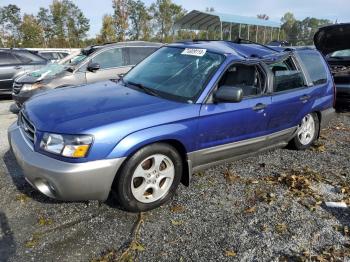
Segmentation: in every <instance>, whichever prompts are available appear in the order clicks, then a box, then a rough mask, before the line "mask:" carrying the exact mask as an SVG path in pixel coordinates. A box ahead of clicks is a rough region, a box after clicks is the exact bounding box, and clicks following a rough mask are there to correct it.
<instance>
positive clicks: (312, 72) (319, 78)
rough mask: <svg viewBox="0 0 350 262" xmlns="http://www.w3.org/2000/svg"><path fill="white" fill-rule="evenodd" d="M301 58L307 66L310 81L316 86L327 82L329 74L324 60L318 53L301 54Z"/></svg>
mask: <svg viewBox="0 0 350 262" xmlns="http://www.w3.org/2000/svg"><path fill="white" fill-rule="evenodd" d="M298 54H299V57H300V59H301V61H302V63H303V64H304V65H305V69H306V71H307V72H308V74H309V77H310V80H311V82H312V83H313V84H314V85H320V84H324V83H326V82H327V72H326V69H325V66H324V63H323V61H322V60H323V58H322V57H321V55H320V54H319V53H316V52H314V51H313V52H310V51H309V52H306V51H305V52H299V53H298Z"/></svg>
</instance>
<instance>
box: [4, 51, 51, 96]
mask: <svg viewBox="0 0 350 262" xmlns="http://www.w3.org/2000/svg"><path fill="white" fill-rule="evenodd" d="M47 63H48V60H46V59H45V58H43V57H41V56H39V55H36V54H35V53H34V52H31V51H28V50H22V49H0V95H3V94H11V92H12V85H13V81H14V79H15V78H17V77H19V76H21V75H23V74H25V73H26V72H30V71H33V70H37V69H39V68H41V67H43V66H45V65H46V64H47Z"/></svg>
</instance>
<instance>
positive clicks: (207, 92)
mask: <svg viewBox="0 0 350 262" xmlns="http://www.w3.org/2000/svg"><path fill="white" fill-rule="evenodd" d="M334 91H335V90H334V83H333V80H332V76H331V74H330V71H329V69H328V66H327V64H326V62H325V60H324V58H323V57H322V55H320V53H319V52H318V51H316V50H311V49H297V50H293V49H281V48H279V49H277V48H274V49H273V48H271V47H267V46H262V45H258V44H248V43H243V42H228V41H188V42H181V43H174V44H170V45H166V46H164V47H162V48H160V49H159V50H157V51H156V52H154V53H153V54H152V55H150V56H149V57H148V58H146V59H145V60H143V61H142V62H141V63H139V64H138V65H137V66H136V67H134V68H133V69H132V70H131V71H130V72H129V73H128V74H127V75H125V76H124V77H123V79H121V80H119V81H118V82H115V81H107V82H100V83H95V84H91V85H88V86H84V87H71V88H62V89H59V90H54V91H51V92H47V93H46V94H42V95H38V96H35V97H34V98H33V99H31V100H29V101H28V102H27V103H25V105H24V107H23V110H22V111H21V112H20V114H19V117H18V121H17V122H16V123H14V124H13V125H12V126H11V127H10V128H9V131H8V135H9V142H10V144H11V148H12V151H13V152H14V155H15V156H16V158H17V161H18V163H19V165H20V166H21V167H22V169H23V171H24V175H25V178H26V180H27V181H28V182H29V183H30V184H31V185H32V186H33V187H34V188H36V189H37V190H39V191H40V192H42V193H43V194H45V195H47V196H49V197H52V198H57V199H62V200H73V201H75V200H100V201H104V200H106V199H107V198H108V196H109V195H110V194H111V193H113V194H111V195H113V196H114V197H116V199H117V200H118V201H119V203H120V204H121V206H122V207H123V208H124V209H125V210H129V211H133V212H136V211H145V210H150V209H152V208H155V207H158V206H160V205H162V204H163V203H165V202H166V201H167V200H169V199H170V198H171V197H172V196H173V195H174V193H175V190H176V188H177V186H178V185H179V183H180V182H181V181H182V182H183V183H184V184H186V185H188V183H189V181H190V177H191V174H193V173H194V172H196V171H198V170H200V169H203V168H208V167H209V166H211V165H214V164H219V163H222V162H223V161H231V160H234V159H238V158H244V157H247V156H249V155H251V154H252V153H256V152H260V151H262V150H266V149H271V148H275V147H285V146H287V145H288V144H289V145H290V146H292V147H294V148H296V149H305V148H308V147H309V146H310V145H312V143H313V142H314V141H315V140H316V139H317V138H318V137H319V132H320V129H321V128H322V127H323V126H325V125H326V124H327V122H328V121H329V119H330V117H331V115H332V114H333V112H334V109H333V105H334Z"/></svg>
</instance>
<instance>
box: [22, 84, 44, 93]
mask: <svg viewBox="0 0 350 262" xmlns="http://www.w3.org/2000/svg"><path fill="white" fill-rule="evenodd" d="M42 86H43V83H40V82H38V83H34V84H24V85H23V86H22V88H21V91H23V92H27V91H31V90H34V89H37V88H39V87H42Z"/></svg>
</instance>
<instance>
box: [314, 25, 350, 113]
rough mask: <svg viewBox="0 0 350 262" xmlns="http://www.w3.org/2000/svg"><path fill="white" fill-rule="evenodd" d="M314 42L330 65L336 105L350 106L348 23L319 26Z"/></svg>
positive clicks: (338, 106)
mask: <svg viewBox="0 0 350 262" xmlns="http://www.w3.org/2000/svg"><path fill="white" fill-rule="evenodd" d="M314 43H315V46H316V48H317V49H318V50H319V51H321V52H322V53H323V55H324V56H325V57H326V59H327V62H328V64H329V65H330V67H331V71H332V74H333V78H334V82H335V86H336V89H337V96H336V107H337V108H344V107H346V108H350V23H347V24H335V25H330V26H326V27H322V28H320V29H319V30H318V31H317V32H316V34H315V36H314Z"/></svg>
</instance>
